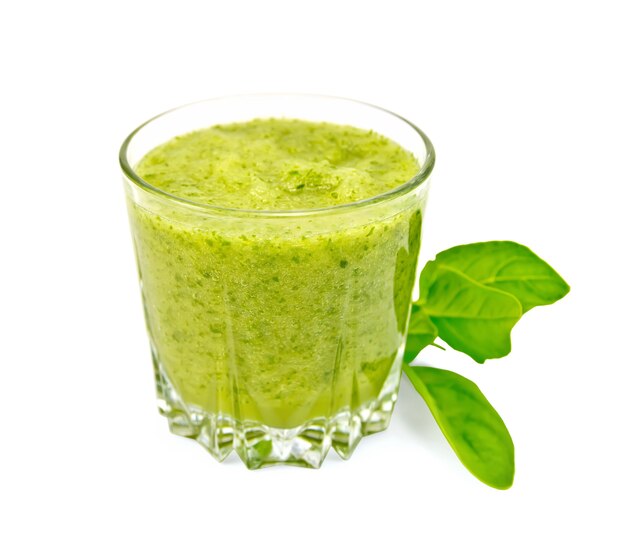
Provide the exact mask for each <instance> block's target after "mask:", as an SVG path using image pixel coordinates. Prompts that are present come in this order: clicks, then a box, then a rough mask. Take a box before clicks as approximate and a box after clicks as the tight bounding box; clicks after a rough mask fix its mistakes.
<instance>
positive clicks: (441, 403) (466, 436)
mask: <svg viewBox="0 0 626 548" xmlns="http://www.w3.org/2000/svg"><path fill="white" fill-rule="evenodd" d="M403 368H404V371H405V373H406V374H407V376H408V377H409V380H410V381H411V383H412V384H413V386H414V387H415V389H416V390H417V391H418V392H419V394H420V395H421V396H422V397H423V398H424V400H425V401H426V404H427V405H428V407H429V409H430V411H431V412H432V414H433V416H434V417H435V420H436V421H437V424H438V425H439V428H441V431H442V432H443V434H444V436H445V437H446V439H447V440H448V442H449V443H450V446H451V447H452V449H453V450H454V452H455V453H456V454H457V456H458V457H459V460H460V461H461V462H462V463H463V465H464V466H465V467H466V468H467V469H468V470H469V471H470V472H471V473H472V474H474V476H476V477H477V478H478V479H479V480H480V481H482V482H484V483H486V484H487V485H490V486H491V487H495V488H496V489H508V488H509V487H511V485H512V484H513V476H514V475H515V450H514V446H513V440H512V439H511V435H510V434H509V431H508V430H507V428H506V426H505V424H504V422H503V421H502V419H501V418H500V415H498V413H497V411H496V410H495V409H494V408H493V407H492V405H491V404H490V403H489V401H487V398H485V396H484V395H483V393H482V392H481V391H480V389H479V388H478V387H477V386H476V385H475V384H474V383H473V382H472V381H470V380H469V379H466V378H465V377H462V376H461V375H458V374H457V373H454V372H452V371H447V370H445V369H435V368H433V367H422V366H418V367H411V366H409V365H408V364H406V363H405V364H404V365H403Z"/></svg>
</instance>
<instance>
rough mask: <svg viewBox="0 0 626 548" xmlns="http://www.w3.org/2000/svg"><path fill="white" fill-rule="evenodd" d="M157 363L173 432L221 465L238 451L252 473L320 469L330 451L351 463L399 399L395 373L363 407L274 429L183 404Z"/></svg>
mask: <svg viewBox="0 0 626 548" xmlns="http://www.w3.org/2000/svg"><path fill="white" fill-rule="evenodd" d="M154 365H155V376H156V381H157V397H158V405H159V411H160V413H161V414H162V415H164V416H165V417H167V420H168V422H169V428H170V431H171V432H172V433H174V434H177V435H179V436H183V437H186V438H192V439H195V440H196V441H197V442H198V443H199V444H200V445H202V446H203V447H204V448H206V449H207V450H208V451H209V453H211V455H213V456H214V457H215V458H216V459H217V460H218V461H222V460H224V459H225V458H226V457H227V456H228V455H229V454H230V453H231V452H232V451H233V450H234V451H235V452H236V453H237V454H238V455H239V457H240V458H241V460H242V461H243V462H244V463H245V465H246V466H247V467H248V468H249V469H251V470H254V469H257V468H262V467H265V466H272V465H275V464H289V465H294V466H303V467H306V468H319V467H320V466H321V464H322V462H323V461H324V458H325V457H326V455H327V454H328V451H329V449H330V448H331V447H332V448H333V449H334V450H335V451H336V452H337V454H338V455H339V456H340V457H341V458H342V459H348V458H349V457H350V455H351V454H352V452H353V451H354V449H355V448H356V446H357V445H358V443H359V441H361V438H362V437H363V436H366V435H368V434H373V433H375V432H380V431H382V430H385V429H386V428H387V426H388V425H389V420H390V419H391V413H392V411H393V407H394V405H395V402H396V398H397V388H398V387H397V384H398V383H397V381H395V380H394V378H395V377H398V375H393V374H392V375H390V379H388V381H392V380H394V382H393V383H392V384H391V385H390V383H387V384H386V386H385V388H387V390H385V389H383V394H384V395H382V396H381V397H379V398H378V399H376V400H374V401H372V402H369V403H368V404H366V405H362V406H360V407H359V408H358V409H354V410H350V409H346V410H343V411H341V412H339V413H337V414H335V415H334V416H333V417H320V418H316V419H312V420H309V421H307V422H305V423H304V424H302V425H301V426H299V427H297V428H289V429H283V428H272V427H269V426H266V425H264V424H262V423H260V422H257V421H239V420H236V419H235V418H233V417H230V416H227V415H222V414H213V413H207V412H206V411H205V410H202V409H198V408H196V407H195V406H189V405H186V404H184V403H183V402H182V401H181V399H180V397H179V396H178V394H177V393H176V391H175V389H174V387H173V386H172V384H171V383H170V382H169V380H168V379H167V376H166V374H165V372H164V371H163V369H162V367H160V365H159V363H158V360H154ZM393 384H395V386H393Z"/></svg>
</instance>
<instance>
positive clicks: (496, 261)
mask: <svg viewBox="0 0 626 548" xmlns="http://www.w3.org/2000/svg"><path fill="white" fill-rule="evenodd" d="M434 262H435V263H436V264H437V265H438V266H446V267H447V268H450V269H453V270H455V271H459V272H462V273H463V274H464V275H465V276H467V277H468V278H470V279H472V280H473V281H475V282H476V283H478V284H481V285H484V286H487V287H492V288H495V289H500V290H501V291H505V292H506V293H509V294H511V295H513V296H514V297H515V298H517V300H519V302H520V303H521V304H522V310H523V312H527V311H528V310H530V309H531V308H533V307H535V306H542V305H547V304H552V303H554V302H556V301H558V300H559V299H561V298H562V297H564V296H565V295H567V293H568V292H569V286H568V285H567V283H566V282H565V280H563V278H561V276H559V274H558V273H557V272H556V271H555V270H554V269H553V268H552V267H551V266H550V265H549V264H548V263H546V262H545V261H543V260H542V259H540V258H539V257H538V256H537V255H535V254H534V253H533V252H532V251H531V250H530V249H528V248H527V247H526V246H523V245H521V244H518V243H516V242H508V241H493V242H481V243H475V244H469V245H459V246H456V247H452V248H450V249H447V250H445V251H442V252H441V253H439V254H438V255H437V257H436V258H435V261H434Z"/></svg>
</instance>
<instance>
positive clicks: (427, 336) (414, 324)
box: [404, 304, 437, 363]
mask: <svg viewBox="0 0 626 548" xmlns="http://www.w3.org/2000/svg"><path fill="white" fill-rule="evenodd" d="M436 338H437V328H436V327H435V324H433V322H431V321H430V319H429V318H428V316H427V315H426V314H424V312H423V311H422V310H420V307H419V306H417V305H415V304H414V305H413V308H412V310H411V319H410V320H409V330H408V334H407V339H406V347H405V349H404V361H405V362H407V363H410V362H412V361H413V360H414V359H415V357H416V356H417V355H418V354H419V353H420V352H421V351H422V350H424V348H426V347H427V346H428V345H429V344H432V343H433V342H434V341H435V339H436Z"/></svg>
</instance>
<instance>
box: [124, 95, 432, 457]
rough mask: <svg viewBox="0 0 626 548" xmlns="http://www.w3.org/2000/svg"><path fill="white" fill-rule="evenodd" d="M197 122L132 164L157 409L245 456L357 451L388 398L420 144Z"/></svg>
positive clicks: (262, 122) (417, 217) (277, 125)
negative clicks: (405, 145) (415, 148)
mask: <svg viewBox="0 0 626 548" xmlns="http://www.w3.org/2000/svg"><path fill="white" fill-rule="evenodd" d="M237 100H239V101H241V100H244V99H242V98H239V99H231V101H237ZM257 100H258V98H257ZM298 100H300V101H313V102H317V101H333V100H330V99H319V98H318V99H313V98H310V97H309V98H306V99H305V98H298ZM334 101H340V100H334ZM296 102H297V101H296ZM345 103H347V104H348V105H357V106H358V108H361V109H363V108H365V109H368V108H369V109H371V108H372V107H364V106H363V105H360V104H358V103H352V102H348V101H345ZM207 104H211V102H210V101H209V102H207V103H204V104H202V105H205V106H204V108H206V105H207ZM186 108H193V106H192V107H186ZM261 110H262V109H261ZM175 112H176V111H175ZM262 112H265V111H262ZM379 112H380V111H379ZM303 114H304V115H303V116H302V118H305V115H306V112H303ZM384 114H385V116H391V115H389V114H387V113H384ZM167 116H170V115H165V118H166V117H167ZM207 119H208V118H207ZM156 120H159V119H158V118H157V119H156ZM218 121H220V120H219V119H218ZM153 123H154V122H150V123H149V124H148V125H146V126H144V128H143V129H140V130H139V132H141V131H143V130H145V129H147V128H149V127H150V124H153ZM363 123H367V120H364V121H363V122H362V124H363ZM398 123H400V122H398ZM362 124H361V125H362ZM188 127H189V126H187V128H188ZM193 129H194V131H191V132H185V133H182V134H179V135H177V136H175V137H174V138H173V139H171V138H170V139H167V140H162V142H161V143H160V144H158V146H156V147H153V146H150V145H149V144H148V143H147V142H146V143H145V144H144V146H143V148H144V150H142V151H141V153H140V155H141V157H138V158H136V160H138V161H135V162H134V163H132V164H131V163H130V161H128V164H129V165H128V166H126V167H127V175H129V181H128V185H127V189H128V197H129V201H128V203H129V213H130V219H131V226H132V232H133V236H134V242H135V249H136V254H137V262H138V267H139V271H140V277H141V282H142V291H143V297H144V306H145V312H146V320H147V324H148V330H149V333H150V339H151V344H152V349H153V357H154V364H155V371H156V377H157V386H158V391H159V401H160V407H161V411H162V412H163V413H164V414H165V415H166V416H167V417H168V419H169V421H170V427H171V429H172V431H174V432H175V433H178V434H182V435H186V436H190V437H193V438H195V439H197V440H198V441H199V442H200V443H202V444H203V445H204V446H205V447H207V448H208V449H209V450H210V452H211V453H212V454H214V455H215V456H216V457H217V458H220V459H221V458H223V457H225V456H226V455H227V454H228V453H229V452H230V451H231V450H232V449H233V448H234V449H236V450H237V452H238V453H239V455H240V456H241V458H242V460H244V462H246V464H247V465H248V466H250V467H258V466H262V465H266V464H273V463H277V462H288V463H294V464H300V465H305V466H314V467H315V466H319V464H320V463H321V461H322V460H323V458H324V456H325V454H326V452H327V450H328V448H329V446H330V445H332V446H334V447H335V449H336V450H337V451H338V452H339V454H340V455H342V456H344V457H347V456H349V454H350V453H351V452H352V450H353V449H354V447H355V446H356V444H357V443H358V441H359V439H360V437H361V436H362V435H363V434H368V433H371V432H375V431H379V430H382V429H384V428H385V427H386V426H387V424H388V421H389V417H390V413H391V410H392V408H393V403H394V401H395V397H396V392H397V385H398V382H399V373H400V371H399V365H400V358H401V353H402V350H403V344H404V338H405V332H406V323H407V317H408V312H409V306H410V302H411V294H412V289H413V286H414V282H415V270H416V261H417V253H418V249H419V241H420V229H421V219H422V209H423V205H424V200H425V193H426V189H425V185H423V184H420V183H421V180H420V175H421V176H422V177H423V179H425V175H424V173H425V172H424V169H423V168H422V169H420V162H422V165H423V162H424V159H423V158H416V156H415V155H414V154H413V153H412V152H411V151H409V150H406V149H405V148H403V147H402V146H400V145H399V144H397V143H395V142H394V141H392V140H390V139H389V138H387V137H384V136H382V135H380V134H378V133H376V132H374V131H371V129H373V128H367V129H359V128H356V127H353V126H352V125H347V124H336V123H327V122H312V121H303V120H302V119H297V118H292V117H285V116H281V117H271V118H269V117H263V118H252V119H247V120H245V119H244V121H241V122H237V123H220V124H219V125H215V124H213V125H208V124H207V125H206V126H204V127H203V126H202V125H200V124H198V126H197V127H196V128H193ZM413 131H415V130H413ZM416 135H417V134H416ZM138 136H139V133H136V134H135V135H134V136H131V138H130V140H129V141H127V144H128V143H131V145H132V140H133V139H137V137H138ZM154 139H157V137H156V136H155V137H154ZM123 154H126V151H124V150H123ZM426 160H428V161H430V162H431V164H432V158H428V157H427V158H426ZM131 166H132V167H131ZM430 167H432V166H430ZM430 167H429V170H430ZM131 170H132V171H131ZM429 170H428V171H429ZM426 175H427V173H426ZM377 197H378V198H377Z"/></svg>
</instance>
